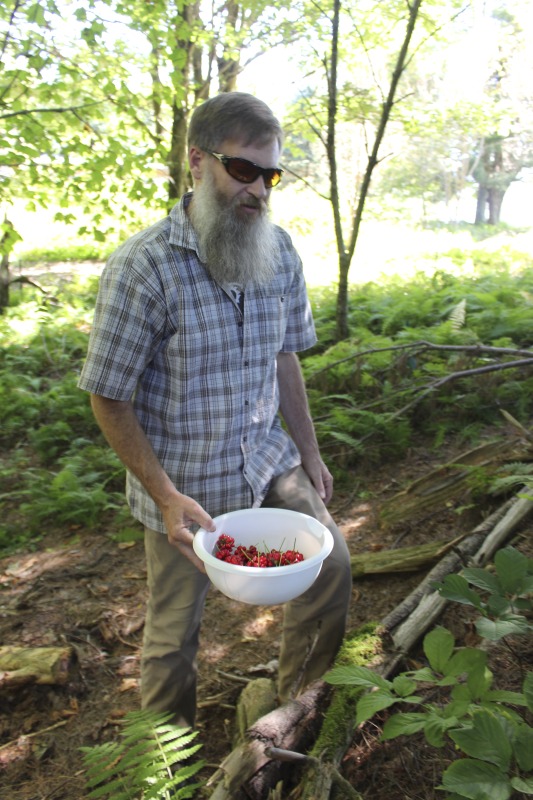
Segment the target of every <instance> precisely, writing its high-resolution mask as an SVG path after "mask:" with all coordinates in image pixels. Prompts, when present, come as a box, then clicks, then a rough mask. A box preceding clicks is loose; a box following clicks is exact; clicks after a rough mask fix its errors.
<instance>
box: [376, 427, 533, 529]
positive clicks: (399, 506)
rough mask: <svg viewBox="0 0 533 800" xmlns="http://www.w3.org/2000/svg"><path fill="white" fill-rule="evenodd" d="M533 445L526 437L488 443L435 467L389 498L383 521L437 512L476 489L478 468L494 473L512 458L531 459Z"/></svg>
mask: <svg viewBox="0 0 533 800" xmlns="http://www.w3.org/2000/svg"><path fill="white" fill-rule="evenodd" d="M532 458H533V445H532V443H531V441H530V440H527V439H524V438H523V437H520V438H518V437H514V438H513V437H509V438H508V439H505V440H503V441H501V440H498V441H494V442H485V443H484V444H482V445H480V446H479V447H475V448H474V449H473V450H469V451H468V452H466V453H463V454H462V455H460V456H459V457H458V458H456V459H454V461H451V462H449V463H447V464H443V465H442V466H440V467H438V468H437V469H435V470H432V471H431V472H430V473H428V474H427V475H424V477H423V478H420V479H419V480H416V481H413V483H411V484H409V486H407V488H405V489H403V490H402V491H401V492H398V493H397V494H395V495H394V496H393V497H391V498H389V499H388V500H387V501H386V502H385V503H384V504H383V506H382V509H381V512H380V520H381V522H382V523H383V524H384V525H394V524H396V523H398V522H401V521H402V520H405V519H409V518H411V517H413V516H417V515H420V514H424V513H428V512H433V511H435V509H436V508H438V507H441V506H442V505H443V504H444V503H446V502H447V501H449V500H451V499H453V498H457V497H458V496H461V495H462V496H463V497H464V496H465V495H468V494H470V493H471V490H472V475H473V474H474V473H475V471H476V470H480V469H482V470H484V472H485V474H493V473H494V472H496V470H497V469H498V468H499V467H500V466H501V465H502V464H503V463H506V462H509V461H530V460H531V459H532Z"/></svg>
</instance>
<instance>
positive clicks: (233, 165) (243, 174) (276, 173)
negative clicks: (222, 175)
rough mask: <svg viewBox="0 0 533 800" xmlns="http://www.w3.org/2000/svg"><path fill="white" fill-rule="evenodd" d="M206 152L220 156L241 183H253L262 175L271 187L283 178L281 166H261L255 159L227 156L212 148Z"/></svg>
mask: <svg viewBox="0 0 533 800" xmlns="http://www.w3.org/2000/svg"><path fill="white" fill-rule="evenodd" d="M205 152H206V153H209V155H210V156H214V157H215V158H218V160H219V161H220V163H221V164H222V165H223V167H224V169H225V170H226V172H227V173H228V175H230V176H231V177H232V178H235V180H236V181H239V183H253V182H254V181H256V180H257V179H258V177H259V176H260V175H262V176H263V180H264V182H265V187H266V188H267V189H271V188H272V187H273V186H277V185H278V183H279V182H280V180H281V175H282V173H283V170H282V169H281V167H260V166H259V164H254V162H253V161H247V160H246V159H245V158H237V157H236V156H225V155H222V153H213V152H212V150H206V151H205Z"/></svg>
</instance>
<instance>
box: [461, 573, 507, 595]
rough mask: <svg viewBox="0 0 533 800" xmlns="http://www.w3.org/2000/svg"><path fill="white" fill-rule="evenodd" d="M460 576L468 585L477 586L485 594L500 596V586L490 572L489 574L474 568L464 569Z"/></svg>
mask: <svg viewBox="0 0 533 800" xmlns="http://www.w3.org/2000/svg"><path fill="white" fill-rule="evenodd" d="M461 574H462V575H463V577H464V578H465V579H466V580H467V581H468V583H471V584H473V585H474V586H477V588H478V589H483V590H484V591H486V592H491V593H498V594H501V591H502V587H501V584H500V582H499V580H498V578H497V577H496V575H493V574H492V572H489V571H488V570H486V569H479V568H477V567H475V568H467V569H464V570H463V571H462V573H461Z"/></svg>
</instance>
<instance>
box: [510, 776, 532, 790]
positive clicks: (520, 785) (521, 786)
mask: <svg viewBox="0 0 533 800" xmlns="http://www.w3.org/2000/svg"><path fill="white" fill-rule="evenodd" d="M511 786H512V787H513V789H516V791H517V792H522V794H533V778H511Z"/></svg>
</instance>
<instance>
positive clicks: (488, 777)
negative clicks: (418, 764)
mask: <svg viewBox="0 0 533 800" xmlns="http://www.w3.org/2000/svg"><path fill="white" fill-rule="evenodd" d="M437 788H439V789H445V790H446V791H449V792H456V793H457V794H458V795H460V796H461V797H467V798H469V800H508V798H509V797H510V796H511V784H510V782H509V778H508V777H507V775H505V773H503V772H501V771H500V770H499V769H498V768H497V767H495V766H494V764H487V763H484V762H481V761H474V760H473V759H471V758H462V759H460V760H459V761H454V762H453V764H450V766H449V767H448V769H447V770H446V771H445V772H444V774H443V776H442V785H441V786H439V787H437Z"/></svg>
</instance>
